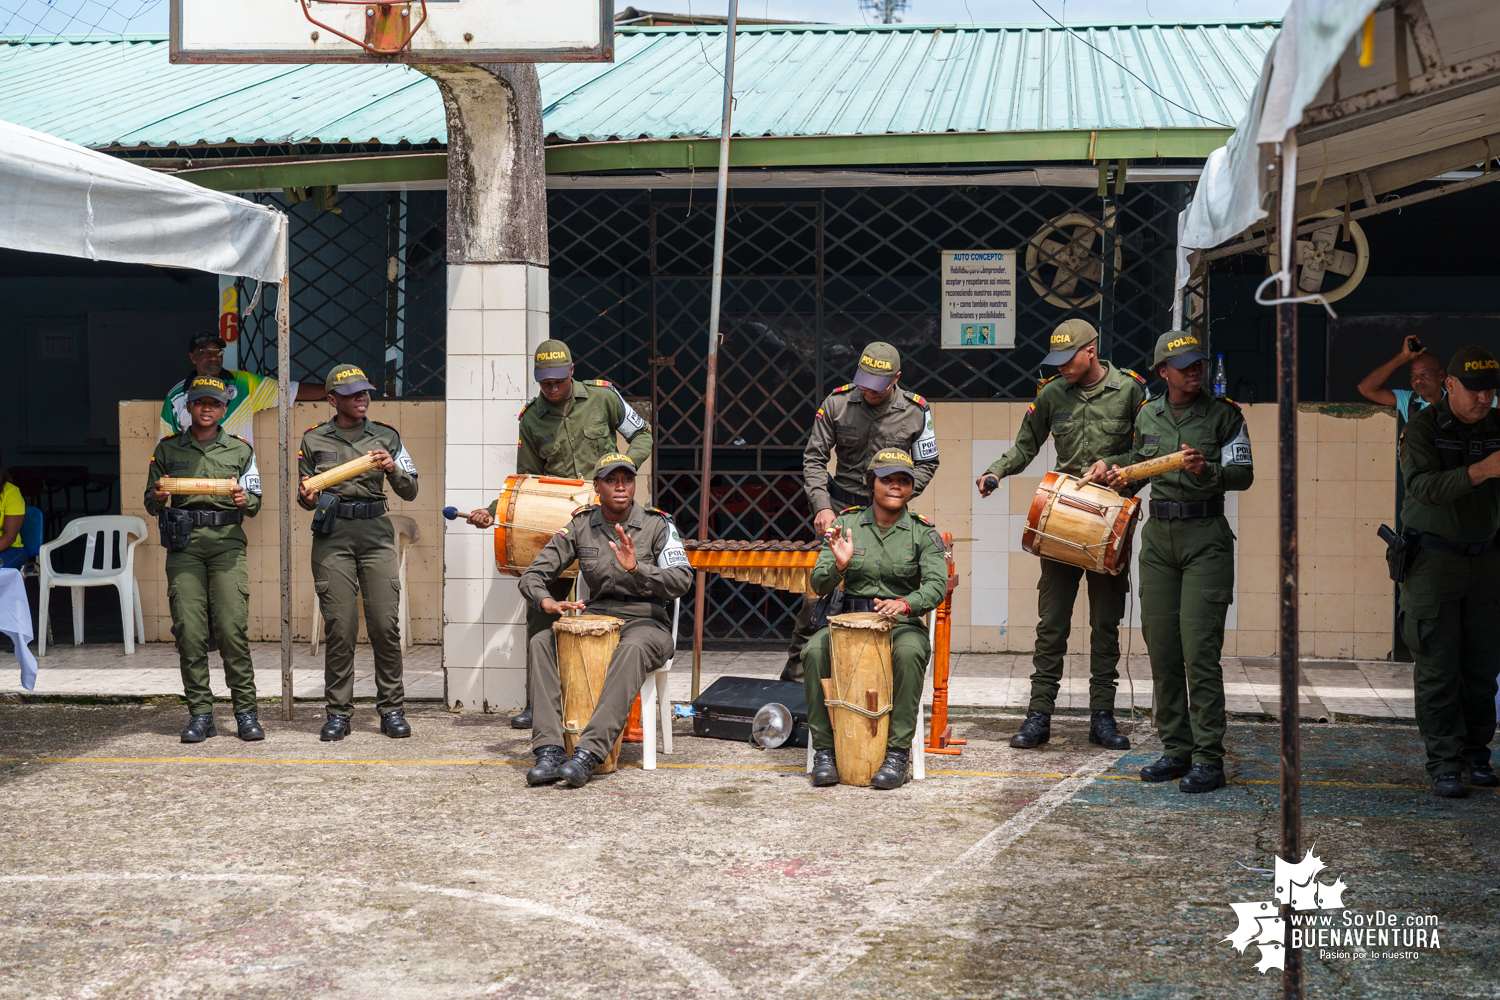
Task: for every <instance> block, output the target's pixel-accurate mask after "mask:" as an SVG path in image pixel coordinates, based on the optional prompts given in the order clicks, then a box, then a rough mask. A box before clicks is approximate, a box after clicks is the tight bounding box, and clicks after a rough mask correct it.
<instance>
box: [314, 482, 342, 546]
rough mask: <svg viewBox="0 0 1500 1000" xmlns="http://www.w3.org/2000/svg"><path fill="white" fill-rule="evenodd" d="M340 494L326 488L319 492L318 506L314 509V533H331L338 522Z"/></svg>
mask: <svg viewBox="0 0 1500 1000" xmlns="http://www.w3.org/2000/svg"><path fill="white" fill-rule="evenodd" d="M338 506H339V495H338V494H337V493H330V492H329V491H328V490H324V491H323V492H322V493H320V494H318V506H317V507H315V508H314V509H313V518H312V530H313V534H314V535H331V534H333V526H334V525H335V524H336V523H337V522H338V519H339V515H338Z"/></svg>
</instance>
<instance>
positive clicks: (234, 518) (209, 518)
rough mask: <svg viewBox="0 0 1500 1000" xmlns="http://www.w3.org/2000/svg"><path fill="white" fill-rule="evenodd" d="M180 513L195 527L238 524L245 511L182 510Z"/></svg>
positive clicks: (242, 518) (243, 517)
mask: <svg viewBox="0 0 1500 1000" xmlns="http://www.w3.org/2000/svg"><path fill="white" fill-rule="evenodd" d="M178 509H179V510H181V508H178ZM182 514H184V515H186V516H187V518H188V519H189V520H191V521H192V522H193V527H195V528H207V527H215V528H216V527H219V526H220V525H225V524H239V523H240V522H241V521H243V520H244V519H245V512H244V511H242V510H182Z"/></svg>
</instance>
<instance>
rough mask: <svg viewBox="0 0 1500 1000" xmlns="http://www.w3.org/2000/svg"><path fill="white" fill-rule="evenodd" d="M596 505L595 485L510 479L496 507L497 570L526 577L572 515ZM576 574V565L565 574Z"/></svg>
mask: <svg viewBox="0 0 1500 1000" xmlns="http://www.w3.org/2000/svg"><path fill="white" fill-rule="evenodd" d="M595 501H596V497H595V494H594V485H593V484H592V483H586V482H584V481H583V480H582V479H554V478H552V477H551V476H510V477H509V478H507V479H506V480H505V486H504V487H503V488H502V489H501V490H500V502H499V503H498V504H496V505H495V521H496V524H495V568H496V569H498V570H499V571H500V572H501V573H507V574H509V575H511V576H520V575H521V574H522V573H525V572H526V568H527V567H528V566H530V565H531V563H532V560H534V559H535V558H536V556H537V553H538V552H540V551H542V547H543V546H544V545H546V544H547V542H548V541H549V540H551V538H552V536H553V535H555V534H557V532H558V531H559V530H560V529H562V528H566V527H567V526H568V522H569V521H571V520H573V512H574V511H575V510H577V509H578V508H579V507H582V506H583V505H584V504H590V503H594V502H595ZM577 574H578V565H577V563H574V564H573V565H572V566H569V567H568V568H567V569H566V570H564V571H563V573H562V575H563V576H567V577H571V576H576V575H577Z"/></svg>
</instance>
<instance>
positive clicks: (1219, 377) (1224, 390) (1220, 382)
mask: <svg viewBox="0 0 1500 1000" xmlns="http://www.w3.org/2000/svg"><path fill="white" fill-rule="evenodd" d="M1214 395H1215V396H1217V397H1219V398H1220V399H1223V398H1224V397H1226V396H1228V395H1229V376H1227V375H1225V374H1224V355H1222V354H1221V355H1219V363H1218V365H1217V366H1216V367H1215V368H1214Z"/></svg>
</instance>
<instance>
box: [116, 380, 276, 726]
mask: <svg viewBox="0 0 1500 1000" xmlns="http://www.w3.org/2000/svg"><path fill="white" fill-rule="evenodd" d="M228 401H229V391H228V386H227V385H226V384H225V381H224V380H223V379H221V378H217V377H213V376H204V375H198V376H195V377H194V378H192V379H190V380H189V382H188V387H187V410H188V414H189V416H190V418H191V423H190V424H189V425H188V427H187V428H186V429H185V430H183V431H180V432H178V433H177V434H174V435H172V436H171V437H167V438H162V439H161V440H160V441H159V442H157V445H156V452H155V454H153V455H152V457H151V469H150V472H149V474H148V475H147V478H146V498H145V499H146V510H148V511H150V512H151V513H152V514H156V515H159V518H160V522H159V523H160V524H161V527H162V544H163V545H164V546H166V547H167V599H168V602H169V603H170V605H171V608H172V634H173V635H174V636H175V637H176V639H177V656H178V660H179V662H180V664H181V667H182V689H183V695H184V696H185V697H186V698H187V703H188V713H189V715H190V716H191V718H190V719H189V720H188V726H187V728H186V729H184V730H183V731H182V742H184V743H202V742H203V741H204V740H205V739H207V738H208V737H210V736H217V735H218V733H217V731H216V730H215V729H214V716H213V710H214V696H213V691H212V689H211V688H210V686H209V676H208V635H209V629H208V616H209V595H210V594H212V595H213V615H214V617H215V618H216V619H217V621H216V628H217V632H218V636H219V651H220V655H221V656H222V657H223V658H224V680H225V681H226V683H228V685H229V693H230V696H231V697H232V698H233V699H234V720H235V723H236V725H237V727H238V729H239V737H240V739H242V740H263V739H265V738H266V734H265V732H264V731H263V730H262V729H261V727H260V719H259V716H258V714H257V711H256V707H255V669H254V667H253V665H252V664H251V662H250V637H249V633H248V631H247V629H248V626H249V615H250V577H249V575H248V574H247V573H246V571H245V529H244V528H242V527H240V524H241V522H242V521H243V520H244V519H245V518H246V517H254V516H255V515H256V514H258V513H259V512H260V470H259V469H258V468H256V465H255V450H254V449H253V448H251V447H250V445H249V444H248V443H247V442H246V441H245V440H243V439H242V438H237V437H235V436H234V435H233V434H229V433H227V432H226V431H225V430H224V428H223V427H222V426H221V425H220V423H219V422H220V421H221V420H222V419H223V417H224V411H225V410H226V409H227V403H228ZM163 476H172V477H175V478H179V479H233V480H236V483H235V486H234V489H233V491H232V492H231V493H230V494H229V496H213V495H209V494H190V495H184V496H179V497H177V499H176V501H175V502H173V498H172V496H171V494H168V493H166V492H165V491H163V490H159V489H157V480H159V479H161V478H162V477H163ZM169 503H170V504H171V506H168V504H169ZM189 532H191V534H188V533H189ZM178 546H180V547H178Z"/></svg>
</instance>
